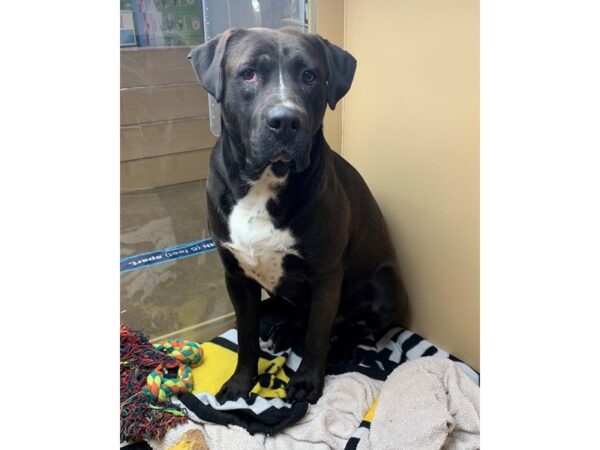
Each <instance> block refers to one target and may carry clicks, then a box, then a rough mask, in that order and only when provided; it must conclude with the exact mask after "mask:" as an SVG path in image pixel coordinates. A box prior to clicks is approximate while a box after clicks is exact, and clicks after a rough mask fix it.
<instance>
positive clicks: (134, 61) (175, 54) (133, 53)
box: [121, 47, 197, 88]
mask: <svg viewBox="0 0 600 450" xmlns="http://www.w3.org/2000/svg"><path fill="white" fill-rule="evenodd" d="M191 49H192V47H177V48H145V49H140V48H130V49H127V48H124V49H121V87H122V88H126V87H139V86H154V85H162V84H186V83H197V80H196V75H195V74H194V71H193V70H192V65H191V64H190V62H189V61H188V59H187V55H188V53H189V52H190V50H191Z"/></svg>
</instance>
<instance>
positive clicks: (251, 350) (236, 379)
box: [217, 275, 260, 403]
mask: <svg viewBox="0 0 600 450" xmlns="http://www.w3.org/2000/svg"><path fill="white" fill-rule="evenodd" d="M225 284H226V285H227V291H228V293H229V297H230V298H231V303H233V308H234V310H235V318H236V321H237V330H238V360H237V366H236V368H235V372H234V373H233V375H232V376H231V378H230V379H229V381H227V383H225V384H224V385H223V387H222V388H221V390H220V391H219V393H218V394H217V400H218V401H219V403H224V402H226V401H227V400H237V399H238V398H240V397H241V398H246V397H247V396H248V393H249V392H250V389H251V388H252V382H253V381H254V378H255V377H256V375H257V372H258V355H259V343H258V327H259V319H260V286H259V285H258V284H257V283H256V282H254V281H253V280H250V279H248V278H241V277H236V278H234V277H232V276H230V275H225Z"/></svg>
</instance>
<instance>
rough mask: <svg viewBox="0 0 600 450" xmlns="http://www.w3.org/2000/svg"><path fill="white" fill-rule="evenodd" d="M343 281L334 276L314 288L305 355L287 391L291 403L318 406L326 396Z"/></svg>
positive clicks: (318, 282)
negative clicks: (328, 355) (314, 404)
mask: <svg viewBox="0 0 600 450" xmlns="http://www.w3.org/2000/svg"><path fill="white" fill-rule="evenodd" d="M340 291H341V277H339V276H333V277H329V278H327V279H323V280H319V281H317V282H314V283H313V284H312V286H311V303H310V318H309V323H308V330H307V332H306V341H305V345H304V355H303V357H302V362H301V363H300V367H299V368H298V371H297V372H296V374H295V375H294V376H293V378H292V380H291V381H290V383H289V385H288V388H287V399H288V400H289V401H292V402H301V401H306V400H308V402H310V403H316V401H317V400H318V399H319V397H321V394H322V393H323V384H324V378H325V367H326V364H327V353H328V351H329V338H330V335H331V328H332V326H333V321H334V320H335V317H336V315H337V312H338V308H339V304H340Z"/></svg>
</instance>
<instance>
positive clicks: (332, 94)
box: [189, 28, 356, 172]
mask: <svg viewBox="0 0 600 450" xmlns="http://www.w3.org/2000/svg"><path fill="white" fill-rule="evenodd" d="M189 59H190V60H191V62H192V66H193V68H194V71H195V72H196V76H197V78H198V81H199V82H200V84H201V85H202V87H204V89H206V91H207V92H208V93H209V94H211V95H212V96H213V97H214V98H215V99H216V100H217V102H219V103H220V104H221V113H222V117H223V123H224V125H225V129H226V132H227V133H231V134H233V135H234V137H236V138H238V139H239V140H241V142H243V144H244V148H245V152H246V154H245V155H243V157H244V158H245V164H246V166H247V167H248V168H249V169H250V170H251V171H252V172H261V171H262V170H264V168H265V167H266V166H268V165H269V164H271V163H274V162H277V163H278V165H281V164H285V166H286V167H287V168H289V169H291V170H293V171H297V172H300V171H303V170H305V169H306V168H307V167H308V166H309V165H310V156H311V155H310V154H311V145H312V140H313V139H312V138H313V136H314V135H315V133H317V132H318V131H319V129H320V128H321V125H322V122H323V116H324V114H325V109H326V107H327V104H329V106H330V108H331V109H334V108H335V105H336V104H337V102H338V101H339V100H340V99H341V98H342V97H343V96H344V95H346V93H347V92H348V90H349V89H350V85H351V84H352V79H353V77H354V72H355V70H356V60H355V59H354V58H353V57H352V55H350V54H349V53H348V52H346V51H344V50H342V49H341V48H339V47H337V46H335V45H333V44H331V43H330V42H328V41H327V40H326V39H323V38H321V37H320V36H317V35H314V34H304V33H300V32H298V31H294V30H286V29H283V30H271V29H266V28H250V29H231V30H228V31H226V32H225V33H223V34H220V35H219V36H217V37H215V38H214V39H211V40H210V41H208V42H207V43H205V44H203V45H200V46H198V47H196V48H194V49H193V50H192V51H191V52H190V54H189Z"/></svg>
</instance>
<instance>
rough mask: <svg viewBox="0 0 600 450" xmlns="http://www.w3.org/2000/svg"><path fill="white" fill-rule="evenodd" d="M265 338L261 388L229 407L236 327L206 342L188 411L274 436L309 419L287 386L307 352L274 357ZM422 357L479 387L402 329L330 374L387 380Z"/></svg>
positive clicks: (369, 342)
mask: <svg viewBox="0 0 600 450" xmlns="http://www.w3.org/2000/svg"><path fill="white" fill-rule="evenodd" d="M263 338H264V339H261V343H260V346H261V356H260V360H259V364H258V372H259V375H258V378H257V380H256V385H255V386H254V387H253V389H252V391H251V392H250V394H249V396H248V398H245V399H238V400H236V401H228V402H226V403H224V404H220V403H219V402H218V401H217V400H216V398H215V395H216V394H217V392H218V391H219V389H220V388H221V386H222V385H223V384H224V383H225V382H226V381H227V380H228V379H229V377H230V376H231V375H232V374H233V371H234V370H235V365H236V361H237V330H235V329H231V330H229V331H227V332H225V333H223V334H222V335H220V336H218V337H216V338H215V339H213V340H211V341H209V342H206V343H204V344H202V347H203V349H204V358H203V363H202V364H201V365H200V366H198V367H197V368H195V369H193V370H192V375H193V379H194V387H193V391H192V392H191V393H186V394H182V395H180V396H179V401H180V402H181V404H182V405H183V406H184V408H185V410H186V411H188V412H191V413H193V414H194V415H195V416H196V417H198V418H199V419H201V420H203V421H208V422H213V423H217V424H221V425H237V426H240V427H242V428H244V429H246V430H247V431H248V432H249V433H250V434H255V433H264V434H267V435H274V434H275V433H277V432H279V431H281V430H283V429H285V428H286V427H289V426H290V425H292V424H294V423H295V422H297V421H299V420H300V419H301V418H302V417H304V415H305V414H306V413H307V411H308V403H306V402H300V403H293V404H292V403H288V402H287V401H286V400H285V386H286V384H287V382H288V381H289V380H290V378H292V377H293V376H294V374H295V372H296V370H297V369H298V367H299V365H300V362H301V360H302V356H301V355H302V348H301V347H292V348H290V349H288V350H286V351H283V352H280V353H273V352H272V350H269V348H268V344H267V342H266V340H265V339H266V335H263ZM298 345H299V346H300V345H301V343H299V344H298ZM423 356H434V357H437V358H443V359H449V360H452V361H454V362H455V363H456V364H458V366H459V367H460V368H461V369H462V370H463V371H465V373H466V374H467V376H469V377H471V379H472V380H473V381H474V382H475V383H479V374H478V373H477V372H475V371H474V370H473V369H471V368H470V367H469V366H468V365H466V364H465V363H463V362H462V361H460V360H459V359H457V358H455V357H454V356H452V355H450V354H448V353H447V352H445V351H443V350H441V349H439V348H437V347H436V346H434V345H433V344H431V342H429V341H427V340H426V339H424V338H423V337H421V336H419V335H418V334H416V333H414V332H412V331H410V330H406V329H403V328H399V327H395V328H391V329H389V330H387V332H385V333H384V334H383V335H381V336H378V337H371V338H369V339H366V340H364V341H363V342H362V343H361V344H360V345H359V346H358V348H357V349H356V351H355V355H354V359H353V360H351V361H350V362H348V363H344V364H337V365H333V366H329V367H328V369H327V372H328V375H342V374H346V373H361V374H363V375H366V376H367V377H369V378H371V379H373V380H379V381H383V380H385V379H386V378H387V377H388V376H389V375H390V374H391V373H392V371H393V370H394V369H396V368H397V367H398V366H399V365H401V364H404V363H405V362H407V361H410V360H414V359H417V358H421V357H423ZM362 412H364V411H362Z"/></svg>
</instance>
